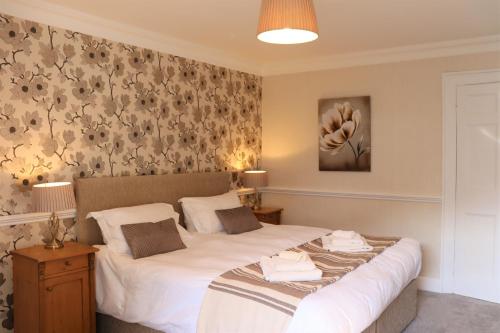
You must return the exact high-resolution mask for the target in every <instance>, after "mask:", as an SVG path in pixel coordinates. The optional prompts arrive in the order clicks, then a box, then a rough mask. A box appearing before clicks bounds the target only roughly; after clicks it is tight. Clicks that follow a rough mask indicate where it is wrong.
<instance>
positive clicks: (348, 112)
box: [318, 96, 371, 171]
mask: <svg viewBox="0 0 500 333" xmlns="http://www.w3.org/2000/svg"><path fill="white" fill-rule="evenodd" d="M318 120H319V170H320V171H370V170H371V105H370V96H361V97H345V98H328V99H320V100H319V103H318Z"/></svg>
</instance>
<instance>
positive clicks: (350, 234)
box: [332, 230, 361, 239]
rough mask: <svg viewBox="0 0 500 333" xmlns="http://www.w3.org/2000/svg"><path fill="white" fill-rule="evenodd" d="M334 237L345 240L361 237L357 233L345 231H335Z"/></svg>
mask: <svg viewBox="0 0 500 333" xmlns="http://www.w3.org/2000/svg"><path fill="white" fill-rule="evenodd" d="M332 236H333V237H335V238H344V239H359V238H360V237H361V236H360V235H359V234H358V233H357V232H355V231H345V230H335V231H334V232H332Z"/></svg>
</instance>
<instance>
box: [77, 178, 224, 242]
mask: <svg viewBox="0 0 500 333" xmlns="http://www.w3.org/2000/svg"><path fill="white" fill-rule="evenodd" d="M229 187H230V173H226V172H217V173H215V172H214V173H190V174H167V175H158V176H129V177H98V178H81V179H78V180H76V182H75V189H76V203H77V224H76V228H77V229H76V230H77V237H78V241H79V242H80V243H85V244H102V243H103V241H102V235H101V231H100V229H99V226H98V225H97V222H96V221H95V220H94V219H87V218H86V216H87V214H88V213H89V212H95V211H100V210H104V209H110V208H116V207H127V206H135V205H142V204H148V203H155V202H166V203H170V204H172V205H173V206H174V208H175V210H176V211H177V212H178V213H179V214H180V215H181V221H182V209H181V206H180V204H179V203H178V202H177V201H178V200H179V199H180V198H182V197H193V196H212V195H218V194H222V193H225V192H227V191H228V190H229Z"/></svg>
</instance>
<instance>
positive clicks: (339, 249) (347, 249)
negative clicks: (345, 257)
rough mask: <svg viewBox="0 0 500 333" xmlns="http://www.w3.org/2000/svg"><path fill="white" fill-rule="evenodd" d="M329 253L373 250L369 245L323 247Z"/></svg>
mask: <svg viewBox="0 0 500 333" xmlns="http://www.w3.org/2000/svg"><path fill="white" fill-rule="evenodd" d="M324 248H325V249H327V250H328V251H330V252H370V251H372V250H373V246H371V245H362V246H351V247H349V246H340V247H338V246H326V247H324Z"/></svg>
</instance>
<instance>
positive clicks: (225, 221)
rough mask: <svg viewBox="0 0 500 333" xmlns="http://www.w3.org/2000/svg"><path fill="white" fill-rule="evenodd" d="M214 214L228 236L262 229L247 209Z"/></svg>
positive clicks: (232, 209) (234, 209)
mask: <svg viewBox="0 0 500 333" xmlns="http://www.w3.org/2000/svg"><path fill="white" fill-rule="evenodd" d="M215 214H216V215H217V217H218V218H219V220H220V222H221V223H222V225H223V226H224V230H226V232H227V233H228V234H241V233H243V232H247V231H252V230H257V229H260V228H262V225H261V224H260V222H259V221H258V220H257V218H256V217H255V215H254V214H253V212H252V210H251V209H250V208H249V207H245V206H243V207H237V208H231V209H222V210H216V211H215Z"/></svg>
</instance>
